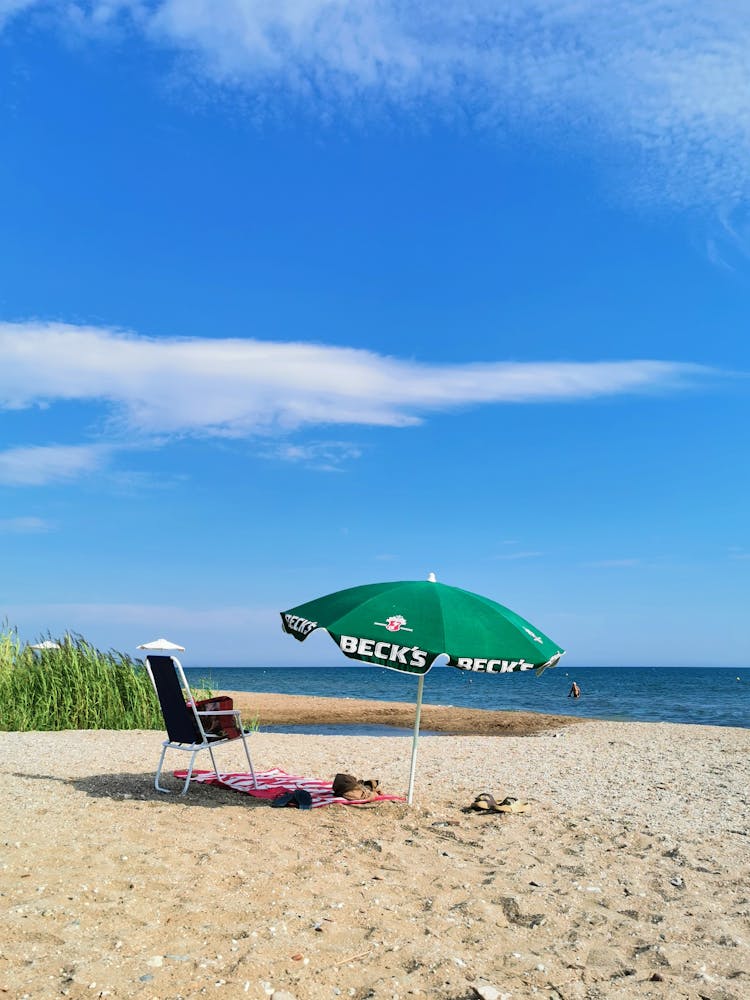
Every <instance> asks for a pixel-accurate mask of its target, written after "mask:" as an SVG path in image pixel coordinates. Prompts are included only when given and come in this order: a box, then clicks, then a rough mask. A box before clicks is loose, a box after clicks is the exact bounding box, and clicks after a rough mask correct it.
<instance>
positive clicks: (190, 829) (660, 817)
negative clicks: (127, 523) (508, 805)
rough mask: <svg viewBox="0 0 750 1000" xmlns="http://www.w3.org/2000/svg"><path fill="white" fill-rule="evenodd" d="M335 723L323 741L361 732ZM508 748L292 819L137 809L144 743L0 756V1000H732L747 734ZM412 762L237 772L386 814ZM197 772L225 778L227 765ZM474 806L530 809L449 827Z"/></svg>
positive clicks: (260, 751)
mask: <svg viewBox="0 0 750 1000" xmlns="http://www.w3.org/2000/svg"><path fill="white" fill-rule="evenodd" d="M262 697H264V696H258V698H257V699H256V703H255V709H254V710H257V706H258V704H260V703H262ZM352 706H353V703H350V702H342V703H341V704H340V709H339V710H338V711H339V712H340V713H341V714H339V715H338V719H339V720H340V719H341V718H342V716H343V717H350V716H349V715H348V713H349V712H350V711H354V712H355V713H356V714H357V715H358V719H359V716H361V710H360V709H359V708H358V707H357V706H356V705H354V707H352ZM297 707H298V706H296V704H295V705H293V704H291V703H290V704H288V705H287V708H286V709H285V710H284V711H283V712H282V716H283V719H282V716H279V717H278V721H287V722H290V721H292V722H293V721H295V720H296V719H299V717H298V716H296V715H295V714H294V712H296V711H297ZM292 709H293V710H294V711H292ZM410 709H411V710H412V711H413V706H410ZM371 710H372V712H373V713H374V714H373V715H372V716H371V718H372V719H374V720H375V721H382V715H381V714H380V713H382V712H383V711H384V708H383V706H382V705H381V704H380V703H378V704H377V705H374V706H372V709H371ZM404 710H405V709H404ZM279 711H282V710H281V708H279ZM399 711H401V709H399ZM284 712H286V714H284ZM472 714H473V713H472ZM490 714H492V715H494V714H495V713H490ZM510 714H514V713H510ZM394 717H396V716H394ZM411 717H412V718H413V715H412V716H411ZM300 721H301V720H300ZM304 721H308V722H309V721H310V720H309V716H308V718H307V719H305V720H304ZM332 721H335V720H332ZM359 721H361V719H359ZM470 721H471V724H472V725H473V726H476V724H477V722H476V720H470ZM398 724H399V725H401V724H402V723H401V721H399V723H398ZM407 724H410V723H408V722H407ZM427 724H428V725H430V726H433V725H435V721H434V720H431V721H430V722H429V723H427ZM448 724H449V725H451V726H452V727H455V728H457V727H458V726H459V722H458V716H454V717H453V718H452V719H450V720H449V722H448ZM467 724H468V722H467ZM487 724H488V725H489V724H490V722H489V720H488V722H487ZM531 724H532V723H531V722H530V723H529V725H531ZM461 725H463V723H461ZM545 727H546V728H545ZM500 731H501V732H502V731H503V729H502V726H501V729H500ZM529 731H530V732H533V735H523V736H522V735H508V736H504V737H503V738H502V739H497V738H495V737H494V736H486V735H476V729H473V730H472V733H473V735H446V736H426V737H424V738H423V739H422V740H421V741H420V749H419V760H418V768H417V784H416V793H415V803H414V805H413V806H412V807H411V808H409V807H407V806H406V805H405V804H403V803H382V804H380V805H377V806H374V807H371V808H357V807H341V806H331V807H328V808H323V809H317V810H312V811H308V812H305V811H300V810H296V809H274V808H271V807H270V805H269V804H268V802H267V801H262V800H255V799H252V798H250V797H248V796H244V795H240V794H238V793H236V792H232V791H228V790H225V789H220V788H210V787H201V786H199V785H198V786H193V787H192V788H191V789H190V791H189V792H188V794H187V796H186V797H184V798H182V797H180V796H179V795H177V794H173V795H159V794H158V793H157V792H155V791H154V788H153V775H154V770H155V767H156V763H157V760H158V756H159V750H160V743H161V739H162V738H163V734H160V733H154V732H136V733H130V732H61V733H0V770H1V771H2V773H3V781H4V786H5V791H6V795H5V799H4V805H3V809H2V811H0V894H1V896H0V899H2V909H3V933H2V937H1V938H0V994H1V995H5V996H8V997H12V998H19V1000H20V998H29V1000H47V998H50V1000H51V998H58V997H61V996H67V997H71V998H75V1000H83V998H93V997H115V998H126V997H127V998H130V997H137V998H143V1000H180V998H182V1000H193V998H199V997H200V998H203V997H217V998H221V997H225V998H228V1000H229V998H231V1000H235V998H242V997H249V998H264V997H268V996H272V995H273V994H274V992H276V993H277V994H283V996H284V997H287V996H292V997H294V998H296V1000H324V998H325V1000H335V998H337V997H345V998H347V997H352V998H355V1000H365V998H374V1000H394V998H397V1000H405V998H412V997H422V998H431V1000H468V998H470V997H477V996H480V995H484V996H485V997H495V998H498V997H504V998H505V1000H520V998H530V997H544V998H548V997H553V998H556V1000H557V998H564V1000H570V998H575V1000H602V998H605V1000H609V998H613V1000H616V998H638V1000H640V998H654V997H658V998H664V1000H667V998H669V1000H675V998H677V1000H679V998H686V1000H699V998H707V1000H743V998H744V997H747V996H748V995H750V958H749V955H750V948H749V947H748V940H749V938H750V932H749V928H750V888H749V887H750V851H748V848H749V847H750V837H749V836H748V833H749V831H748V814H749V810H748V806H750V801H749V794H748V789H749V788H750V732H748V731H747V730H740V729H724V728H715V727H699V726H682V725H669V724H647V723H620V722H592V721H586V722H582V723H580V724H577V725H559V726H557V727H552V728H550V727H549V724H548V719H547V718H546V717H545V721H544V724H543V728H542V729H538V728H537V729H531V730H529ZM410 746H411V740H410V738H409V737H408V736H392V737H391V736H385V737H354V736H303V735H287V734H273V733H264V732H262V731H261V732H260V733H257V734H254V735H253V736H252V737H251V748H252V754H253V760H254V763H255V765H256V767H258V768H259V769H265V768H271V767H279V768H282V769H284V770H286V771H288V772H290V773H300V774H305V775H307V776H311V777H312V776H315V777H328V778H332V777H333V775H334V774H335V773H336V772H337V771H341V770H344V771H349V772H351V773H354V774H357V775H359V776H360V777H377V778H379V779H380V781H381V783H382V784H383V786H384V787H385V789H386V790H387V791H389V792H395V793H399V792H403V791H404V789H405V787H406V782H407V776H408V765H409V750H410ZM217 754H220V755H221V756H220V758H219V764H220V766H224V767H225V768H226V769H227V770H238V769H244V768H243V764H242V757H241V755H240V753H239V751H238V748H237V746H236V744H233V745H230V746H225V747H221V748H217ZM185 757H186V755H177V754H173V755H172V757H171V762H172V766H175V767H177V766H180V765H183V766H184V763H185V762H186V761H185ZM203 766H205V764H204V765H203ZM167 781H169V782H170V783H171V784H172V786H173V787H174V788H177V787H178V785H177V783H176V782H174V781H173V779H171V778H167ZM484 790H489V791H491V792H492V793H493V794H494V795H495V797H496V798H498V799H499V798H502V797H503V796H505V795H514V796H518V797H519V798H522V799H525V800H527V801H528V802H529V803H530V806H531V808H530V810H529V811H528V812H526V813H522V814H518V815H505V816H503V815H486V814H480V813H475V812H471V811H467V807H468V806H469V804H470V803H471V802H472V800H473V799H474V797H475V795H476V794H477V793H479V792H481V791H484ZM492 990H494V991H495V992H494V993H493V992H492ZM477 991H484V992H483V994H482V993H480V992H477ZM277 1000H279V998H278V996H277Z"/></svg>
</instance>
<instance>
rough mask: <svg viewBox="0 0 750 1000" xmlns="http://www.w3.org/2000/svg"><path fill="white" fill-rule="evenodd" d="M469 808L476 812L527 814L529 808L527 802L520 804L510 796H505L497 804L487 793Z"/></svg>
mask: <svg viewBox="0 0 750 1000" xmlns="http://www.w3.org/2000/svg"><path fill="white" fill-rule="evenodd" d="M471 808H472V809H474V810H476V811H477V812H492V813H521V812H527V811H528V810H529V809H530V808H531V807H530V806H529V803H528V802H521V801H519V799H515V798H513V796H512V795H508V796H506V798H504V799H503V801H502V802H499V803H498V802H496V801H495V799H494V797H493V796H492V795H490V793H489V792H482V794H481V795H477V797H476V798H475V799H474V801H473V802H472V803H471Z"/></svg>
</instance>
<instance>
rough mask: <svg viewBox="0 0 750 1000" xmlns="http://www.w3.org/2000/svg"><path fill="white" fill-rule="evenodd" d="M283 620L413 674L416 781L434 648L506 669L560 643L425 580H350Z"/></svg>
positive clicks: (476, 667)
mask: <svg viewBox="0 0 750 1000" xmlns="http://www.w3.org/2000/svg"><path fill="white" fill-rule="evenodd" d="M281 624H282V628H283V629H284V631H285V632H287V633H288V634H289V635H293V636H294V638H295V639H298V640H299V641H300V642H303V641H304V640H305V639H306V638H307V637H308V635H310V634H311V633H312V632H314V631H315V630H316V629H319V628H322V629H325V630H326V631H327V632H328V633H329V635H330V636H331V638H332V639H333V640H334V642H335V643H336V644H337V645H338V647H339V649H340V650H341V652H342V653H343V654H344V655H345V656H348V657H349V658H350V659H352V660H361V661H365V662H367V663H375V664H377V665H378V666H381V667H386V668H387V669H389V670H397V671H399V672H401V673H409V674H418V675H419V686H418V689H417V714H416V719H415V722H414V743H413V746H412V767H411V773H410V776H409V794H408V800H409V802H411V800H412V793H413V786H414V768H415V763H416V752H417V738H418V736H419V716H420V711H421V705H422V685H423V682H424V675H425V674H426V673H427V672H428V671H429V670H430V668H431V667H432V665H433V663H434V662H435V660H436V659H437V658H438V656H443V655H445V656H447V658H448V664H449V665H450V666H452V667H457V668H458V669H459V670H470V671H474V672H478V673H489V674H495V673H511V672H514V671H523V670H535V671H536V672H537V673H541V671H543V670H545V669H546V668H547V667H553V666H555V664H556V663H557V661H558V660H559V659H560V657H561V656H562V655H563V653H564V650H563V649H561V647H560V646H558V645H557V644H556V643H555V642H553V641H552V639H550V638H549V637H548V636H546V635H545V634H544V633H543V632H541V631H540V630H539V629H538V628H536V627H535V626H533V625H531V623H530V622H528V621H526V619H525V618H521V616H520V615H517V614H516V613H515V612H514V611H511V610H510V609H509V608H506V607H504V606H503V605H502V604H498V603H497V602H496V601H492V600H490V599H489V598H488V597H481V596H480V595H479V594H473V593H472V592H471V591H468V590H461V589H460V588H459V587H449V586H447V585H446V584H444V583H438V582H437V581H436V580H435V578H434V576H433V575H432V574H430V579H429V580H404V581H396V582H393V583H371V584H365V585H364V586H361V587H350V588H349V589H347V590H339V591H337V592H336V593H334V594H327V595H326V596H325V597H319V598H317V599H316V600H313V601H307V602H306V603H305V604H300V605H298V606H297V607H295V608H290V609H289V611H282V612H281Z"/></svg>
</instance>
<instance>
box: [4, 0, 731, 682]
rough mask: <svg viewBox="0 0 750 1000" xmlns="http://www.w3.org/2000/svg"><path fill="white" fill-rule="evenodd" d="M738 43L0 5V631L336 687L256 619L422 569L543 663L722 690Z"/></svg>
mask: <svg viewBox="0 0 750 1000" xmlns="http://www.w3.org/2000/svg"><path fill="white" fill-rule="evenodd" d="M699 13H700V17H698V14H699ZM749 50H750V12H747V11H746V10H745V9H744V7H743V6H741V5H738V4H727V5H722V9H721V10H720V11H718V12H716V11H709V12H706V8H705V6H704V5H702V4H701V5H699V4H698V3H693V2H687V0H686V2H683V3H680V4H673V3H672V4H667V3H662V2H657V0H640V2H639V0H621V2H616V3H613V4H610V5H602V4H599V3H594V2H593V0H592V2H578V0H576V2H574V0H534V2H530V0H518V3H515V4H513V5H502V4H489V3H486V2H480V0H465V2H462V3H461V4H458V3H455V4H454V3H451V2H443V3H440V4H434V3H408V4H407V3H399V2H396V0H382V2H379V3H369V4H346V3H343V2H338V0H286V2H278V3H250V2H247V0H225V2H224V3H222V4H221V5H216V4H212V3H209V2H208V0H152V2H128V0H123V2H118V0H110V2H97V0H91V2H77V3H76V2H72V3H71V2H65V3H48V2H43V0H39V2H34V0H0V134H2V137H3V139H2V150H3V151H2V157H0V227H1V231H2V247H3V252H2V268H1V269H0V421H1V423H0V428H1V429H0V535H1V536H2V537H1V538H0V543H1V544H2V551H3V553H4V556H5V558H4V560H3V562H4V567H5V572H4V573H3V583H2V585H0V618H2V617H5V618H7V620H8V621H9V622H10V623H11V624H15V625H17V626H18V628H19V630H20V632H21V634H22V636H23V637H25V638H28V639H32V638H36V637H38V636H40V635H41V634H43V633H46V632H47V631H51V632H52V633H53V634H59V633H60V632H62V631H64V630H66V629H69V630H74V631H78V632H81V633H82V634H84V635H85V636H86V637H87V638H89V639H90V640H91V641H93V642H95V643H96V644H97V645H99V646H102V647H104V648H109V647H114V648H117V649H122V650H126V651H129V652H132V651H134V649H135V646H136V645H137V644H138V643H140V642H142V641H147V640H150V639H153V638H155V637H156V636H157V635H166V636H167V637H168V638H170V639H173V640H175V641H178V642H181V643H182V644H183V645H185V646H186V647H187V653H186V655H185V657H184V662H185V663H186V664H202V665H203V664H206V665H208V664H216V665H237V666H240V665H242V666H244V665H257V666H261V665H276V664H279V665H281V664H289V665H305V664H321V663H329V664H336V663H338V662H341V661H342V658H341V657H338V654H337V651H336V649H335V647H334V646H333V645H332V644H331V643H330V640H328V639H327V637H325V636H322V635H318V636H314V637H313V638H312V639H311V640H309V641H308V642H307V643H305V644H304V646H302V645H300V644H297V643H294V642H293V641H291V640H290V639H289V638H288V637H286V636H284V635H282V633H281V629H280V625H279V619H278V611H279V610H280V609H284V608H287V607H290V606H293V605H295V604H298V603H300V602H302V601H305V600H308V599H310V598H312V597H315V596H318V595H320V594H323V593H327V592H329V591H332V590H336V589H339V588H342V587H346V586H354V585H356V584H361V583H368V582H373V581H376V580H389V579H393V580H398V579H419V578H424V577H426V576H427V574H428V573H429V572H431V571H434V572H435V573H436V574H437V576H438V578H439V579H441V580H442V581H443V582H445V583H451V584H455V585H457V586H461V587H465V588H466V589H469V590H475V591H478V592H481V593H483V594H486V595H488V596H490V597H492V598H494V599H495V600H498V601H500V602H501V603H503V604H507V605H508V606H510V607H511V608H513V609H514V610H516V611H517V612H518V613H520V614H521V615H523V616H524V617H526V618H528V619H530V620H531V621H532V622H534V623H536V624H538V626H539V627H540V628H541V629H543V630H544V631H545V632H546V633H547V634H549V635H550V636H552V637H553V638H554V639H555V641H557V642H559V643H560V644H561V645H563V646H564V647H565V648H566V649H567V650H568V656H567V661H568V662H569V664H570V665H571V666H572V665H585V664H604V665H606V664H643V665H651V664H653V665H680V664H688V665H727V666H729V665H733V666H743V665H747V662H748V660H747V641H746V629H745V621H746V617H747V612H746V607H747V599H748V591H749V588H748V577H749V576H750V531H749V530H748V515H747V508H748V501H747V497H748V494H749V492H750V473H748V463H747V452H748V427H749V426H750V420H749V417H750V412H749V410H750V407H749V406H748V388H749V384H748V378H747V373H748V371H750V358H748V354H749V353H750V352H749V348H748V331H747V317H748V305H749V304H750V263H749V259H748V258H749V254H750V212H749V211H748V208H749V207H750V169H749V168H748V164H749V163H750V102H748V99H747V94H748V93H749V92H750V89H749V88H750V69H749V68H748V67H750V60H748V58H747V56H748V51H749ZM337 657H338V659H337Z"/></svg>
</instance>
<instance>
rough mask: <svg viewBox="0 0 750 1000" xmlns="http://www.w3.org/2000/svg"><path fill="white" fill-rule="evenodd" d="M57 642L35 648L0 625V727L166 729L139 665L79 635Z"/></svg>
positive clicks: (147, 681)
mask: <svg viewBox="0 0 750 1000" xmlns="http://www.w3.org/2000/svg"><path fill="white" fill-rule="evenodd" d="M55 641H56V642H58V643H59V645H60V648H59V649H49V650H40V651H35V650H33V649H31V648H30V646H28V645H24V644H23V643H21V641H20V640H19V637H18V632H17V631H16V630H15V629H13V628H10V627H8V626H7V625H5V626H1V627H0V730H6V731H9V730H14V731H23V732H28V731H30V730H53V729H163V728H164V720H163V718H162V714H161V710H160V709H159V703H158V701H157V700H156V695H155V694H154V689H153V687H152V685H151V681H150V679H149V676H148V674H147V673H146V669H145V667H144V666H143V664H142V663H140V662H139V661H137V660H133V659H131V657H129V656H127V655H125V654H124V653H117V652H115V651H114V650H112V651H110V652H108V653H102V652H101V651H100V650H98V649H96V648H95V647H94V646H92V645H91V643H89V642H86V640H85V639H83V638H82V637H81V636H77V635H68V634H66V635H64V636H63V637H62V638H59V639H56V640H55ZM196 694H197V695H198V693H197V692H196ZM205 696H206V695H205V694H204V693H201V694H200V695H198V697H205Z"/></svg>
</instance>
